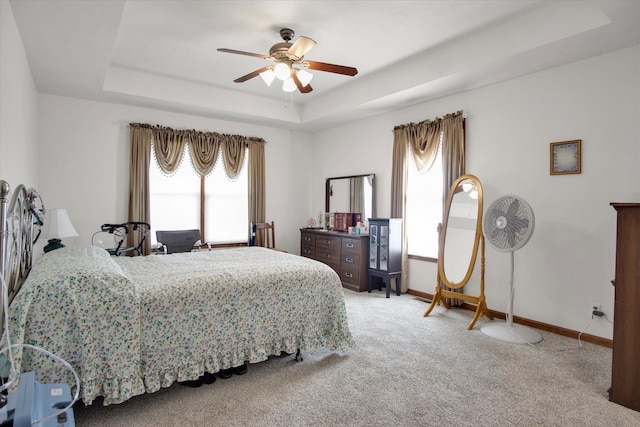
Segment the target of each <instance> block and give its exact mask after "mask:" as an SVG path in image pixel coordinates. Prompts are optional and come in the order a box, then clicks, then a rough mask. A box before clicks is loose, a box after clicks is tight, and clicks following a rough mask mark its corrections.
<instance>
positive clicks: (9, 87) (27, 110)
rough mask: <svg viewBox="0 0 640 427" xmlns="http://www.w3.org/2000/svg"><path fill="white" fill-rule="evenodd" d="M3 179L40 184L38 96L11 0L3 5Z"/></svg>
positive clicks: (0, 151) (0, 7)
mask: <svg viewBox="0 0 640 427" xmlns="http://www.w3.org/2000/svg"><path fill="white" fill-rule="evenodd" d="M0 58H2V60H1V61H0V179H4V180H5V181H7V182H8V183H9V185H10V186H11V189H12V190H13V188H15V186H16V185H18V184H25V185H26V186H29V187H32V186H33V187H35V186H37V185H38V163H37V160H38V158H37V141H38V127H37V120H38V103H37V98H38V94H37V92H36V88H35V84H34V83H33V78H32V77H31V70H30V68H29V63H28V62H27V57H26V55H25V53H24V45H23V44H22V39H21V38H20V33H19V32H18V28H17V27H16V23H15V20H14V18H13V12H12V11H11V5H10V3H9V2H8V1H1V2H0Z"/></svg>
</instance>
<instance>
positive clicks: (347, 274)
mask: <svg viewBox="0 0 640 427" xmlns="http://www.w3.org/2000/svg"><path fill="white" fill-rule="evenodd" d="M344 275H345V276H347V277H348V278H350V279H351V278H352V277H353V274H351V273H344Z"/></svg>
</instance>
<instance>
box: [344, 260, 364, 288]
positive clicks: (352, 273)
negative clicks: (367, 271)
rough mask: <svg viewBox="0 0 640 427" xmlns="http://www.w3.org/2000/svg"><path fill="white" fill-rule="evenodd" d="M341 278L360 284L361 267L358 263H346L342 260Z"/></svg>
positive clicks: (347, 281)
mask: <svg viewBox="0 0 640 427" xmlns="http://www.w3.org/2000/svg"><path fill="white" fill-rule="evenodd" d="M340 280H342V281H343V282H346V283H351V284H353V285H356V286H359V285H360V267H359V266H358V265H357V264H345V263H344V262H342V264H341V265H340Z"/></svg>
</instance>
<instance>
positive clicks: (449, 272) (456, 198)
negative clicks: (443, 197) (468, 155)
mask: <svg viewBox="0 0 640 427" xmlns="http://www.w3.org/2000/svg"><path fill="white" fill-rule="evenodd" d="M456 183H457V184H454V185H453V186H452V189H451V191H450V192H449V197H448V200H447V204H446V207H445V215H444V224H443V227H442V231H441V233H442V234H441V236H440V242H441V243H440V251H439V252H440V254H439V255H438V260H439V261H440V262H438V268H439V269H440V268H441V269H442V271H441V272H440V274H441V278H442V281H443V282H444V283H445V285H446V286H447V287H449V288H452V289H459V288H461V287H463V286H464V285H465V284H466V283H467V282H468V281H469V277H471V273H472V272H473V267H474V266H475V263H476V257H477V254H478V243H479V240H480V234H481V233H482V186H481V184H480V181H478V179H477V178H475V177H472V176H470V175H464V176H462V177H461V178H459V179H458V180H457V181H456Z"/></svg>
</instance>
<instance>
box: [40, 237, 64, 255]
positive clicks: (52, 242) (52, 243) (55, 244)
mask: <svg viewBox="0 0 640 427" xmlns="http://www.w3.org/2000/svg"><path fill="white" fill-rule="evenodd" d="M60 248H64V245H63V244H62V241H61V240H60V239H49V244H47V246H45V247H44V253H47V252H51V251H52V250H54V249H60Z"/></svg>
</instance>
